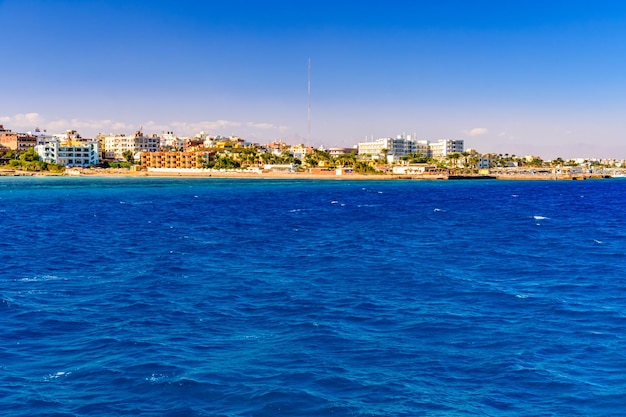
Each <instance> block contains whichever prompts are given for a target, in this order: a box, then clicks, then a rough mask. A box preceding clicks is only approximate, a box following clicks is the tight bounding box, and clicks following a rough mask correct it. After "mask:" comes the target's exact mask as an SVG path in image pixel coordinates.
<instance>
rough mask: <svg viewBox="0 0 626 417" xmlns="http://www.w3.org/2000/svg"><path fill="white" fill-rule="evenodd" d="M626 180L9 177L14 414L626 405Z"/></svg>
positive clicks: (625, 408)
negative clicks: (625, 203)
mask: <svg viewBox="0 0 626 417" xmlns="http://www.w3.org/2000/svg"><path fill="white" fill-rule="evenodd" d="M624 201H626V181H619V180H598V181H534V182H533V181H350V180H342V181H331V180H326V181H313V180H245V179H237V180H227V179H187V178H182V179H163V178H82V177H81V178H45V177H44V178H23V177H4V178H0V227H1V230H2V232H3V233H2V239H1V240H0V254H1V255H2V256H1V258H0V259H1V262H0V342H1V344H0V413H1V414H2V415H3V416H88V415H89V416H91V415H98V416H138V415H141V416H327V415H333V416H418V415H424V416H459V415H481V416H512V415H515V416H561V415H562V416H608V415H612V416H616V415H626V210H625V209H624Z"/></svg>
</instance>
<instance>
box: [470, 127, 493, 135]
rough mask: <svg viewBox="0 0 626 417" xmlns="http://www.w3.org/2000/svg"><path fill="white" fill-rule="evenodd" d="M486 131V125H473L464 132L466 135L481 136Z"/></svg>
mask: <svg viewBox="0 0 626 417" xmlns="http://www.w3.org/2000/svg"><path fill="white" fill-rule="evenodd" d="M488 131H489V130H487V128H486V127H475V128H473V129H470V130H466V131H465V134H466V135H468V136H481V135H484V134H486V133H487V132H488Z"/></svg>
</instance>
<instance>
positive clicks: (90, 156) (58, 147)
mask: <svg viewBox="0 0 626 417" xmlns="http://www.w3.org/2000/svg"><path fill="white" fill-rule="evenodd" d="M35 152H37V154H38V155H39V156H40V157H41V159H42V160H43V161H44V162H53V163H55V164H61V165H65V166H67V167H88V166H92V165H96V164H98V163H100V151H99V143H98V141H96V140H86V141H82V142H80V141H72V140H70V141H67V142H61V141H60V140H59V139H51V140H50V141H48V142H47V143H44V144H41V145H36V146H35Z"/></svg>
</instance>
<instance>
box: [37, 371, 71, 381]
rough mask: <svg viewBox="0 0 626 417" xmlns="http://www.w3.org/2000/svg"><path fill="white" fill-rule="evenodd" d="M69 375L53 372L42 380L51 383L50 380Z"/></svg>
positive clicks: (68, 373) (67, 373)
mask: <svg viewBox="0 0 626 417" xmlns="http://www.w3.org/2000/svg"><path fill="white" fill-rule="evenodd" d="M70 374H71V372H63V371H59V372H55V373H53V374H49V375H46V376H45V377H44V378H43V379H44V380H45V381H51V380H54V379H59V378H61V377H64V376H68V375H70Z"/></svg>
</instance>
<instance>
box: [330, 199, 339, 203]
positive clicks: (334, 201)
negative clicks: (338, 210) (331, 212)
mask: <svg viewBox="0 0 626 417" xmlns="http://www.w3.org/2000/svg"><path fill="white" fill-rule="evenodd" d="M338 203H339V201H337V200H333V201H331V202H330V204H338Z"/></svg>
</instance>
